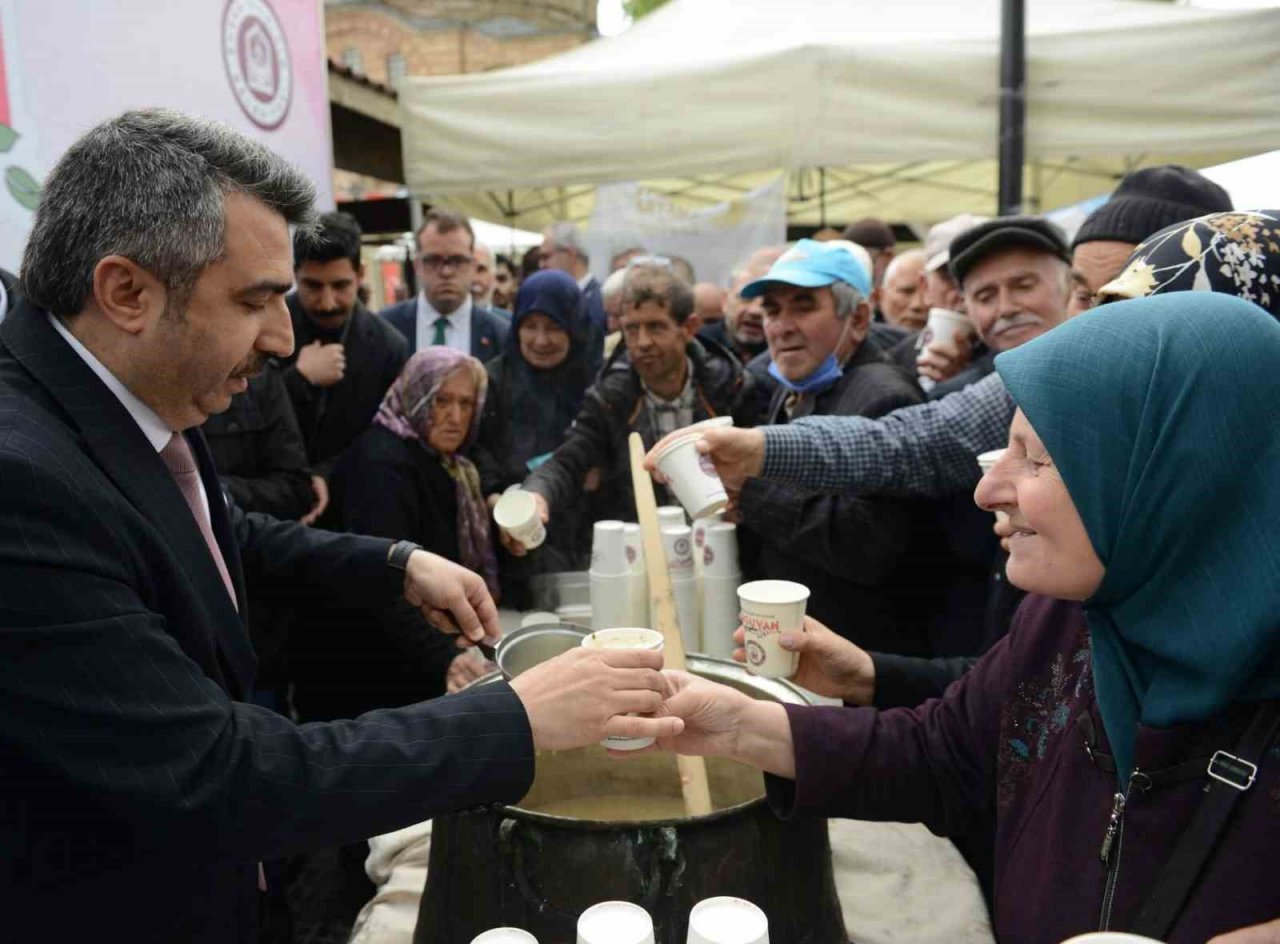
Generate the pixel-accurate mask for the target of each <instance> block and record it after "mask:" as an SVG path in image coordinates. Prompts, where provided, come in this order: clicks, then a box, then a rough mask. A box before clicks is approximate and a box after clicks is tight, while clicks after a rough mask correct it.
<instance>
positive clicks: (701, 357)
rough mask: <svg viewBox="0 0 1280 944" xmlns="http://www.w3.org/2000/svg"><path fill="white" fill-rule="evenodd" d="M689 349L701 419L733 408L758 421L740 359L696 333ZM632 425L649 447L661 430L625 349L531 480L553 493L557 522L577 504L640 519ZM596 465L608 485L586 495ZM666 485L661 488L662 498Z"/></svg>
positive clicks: (529, 484) (738, 416)
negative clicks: (634, 487) (586, 483)
mask: <svg viewBox="0 0 1280 944" xmlns="http://www.w3.org/2000/svg"><path fill="white" fill-rule="evenodd" d="M685 350H686V352H687V354H688V356H689V360H690V361H691V362H692V364H693V386H694V392H695V397H696V403H695V406H694V417H693V418H694V420H695V422H696V421H698V420H705V419H708V418H710V417H713V416H732V417H733V418H734V422H735V423H736V424H737V425H739V426H751V425H754V422H755V417H754V415H753V410H752V397H751V389H752V381H751V378H750V377H749V376H748V375H747V374H746V372H745V371H744V370H743V367H742V365H741V363H739V361H738V359H737V358H736V357H734V356H733V354H731V353H730V352H729V351H727V350H726V349H724V348H723V347H721V346H720V345H718V344H713V343H711V342H706V341H690V342H689V344H688V346H687V347H686V348H685ZM632 432H638V433H639V434H640V438H641V439H643V440H644V445H645V448H646V449H648V448H650V447H652V446H653V445H654V443H656V442H657V441H658V439H659V438H661V437H659V436H658V435H657V434H656V432H655V430H654V428H653V425H652V422H651V420H650V418H649V411H648V410H646V409H645V398H644V388H643V386H642V385H641V382H640V375H639V374H637V373H636V371H635V369H634V368H633V367H632V366H631V362H630V361H629V360H628V359H627V357H626V356H625V354H624V355H622V356H618V357H615V358H614V359H613V360H611V361H610V362H609V364H608V365H607V366H606V367H605V370H604V372H603V373H602V374H601V375H600V379H599V380H597V381H596V383H595V384H594V385H592V386H591V388H590V389H588V390H587V395H586V399H585V400H584V401H583V404H582V411H581V412H580V413H579V414H578V418H577V419H576V420H574V423H573V427H572V428H571V429H570V430H569V436H568V438H567V439H566V440H565V442H564V445H562V446H561V447H560V448H559V449H557V450H556V451H555V453H554V454H553V455H552V456H551V458H550V459H548V460H547V462H546V463H544V464H543V465H542V466H541V467H539V468H538V469H537V470H536V471H535V472H533V474H532V475H530V476H529V477H528V478H527V479H526V480H525V483H524V487H525V488H527V489H530V490H531V491H535V492H538V493H539V494H541V495H542V496H544V497H545V498H546V499H547V502H548V504H550V506H551V517H552V520H553V522H554V520H555V518H556V516H557V515H563V514H566V513H569V512H572V511H573V510H575V509H582V510H584V511H586V512H587V513H589V514H590V516H591V520H594V521H599V520H602V519H609V518H617V519H621V520H624V521H634V520H635V515H636V506H635V493H634V491H633V490H632V486H631V457H630V453H629V451H628V447H627V437H628V436H629V435H630V434H631V433H632ZM591 469H599V470H600V473H601V481H600V488H599V490H598V491H597V492H596V493H595V494H594V495H590V496H587V498H588V500H587V501H585V502H584V501H583V492H582V488H583V481H584V479H585V478H586V475H587V473H588V472H589V471H590V470H591ZM663 491H664V490H663V489H661V488H659V493H660V494H659V501H660V502H661V501H662V498H661V493H662V492H663Z"/></svg>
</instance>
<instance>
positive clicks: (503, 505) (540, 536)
mask: <svg viewBox="0 0 1280 944" xmlns="http://www.w3.org/2000/svg"><path fill="white" fill-rule="evenodd" d="M493 520H494V521H495V522H496V523H497V525H498V527H499V528H501V529H502V530H503V531H505V532H507V534H509V535H511V536H512V537H513V538H515V539H516V540H517V541H519V542H520V543H521V544H523V545H524V546H525V547H526V548H528V549H529V550H533V549H534V548H535V547H540V546H541V545H542V542H543V541H545V540H546V539H547V529H546V526H545V525H544V524H543V523H542V517H541V516H540V515H539V514H538V503H537V501H536V500H535V499H534V497H533V493H532V492H526V491H525V490H524V489H520V488H509V489H507V490H506V492H504V493H503V495H502V497H501V498H499V499H498V503H497V504H496V505H494V506H493Z"/></svg>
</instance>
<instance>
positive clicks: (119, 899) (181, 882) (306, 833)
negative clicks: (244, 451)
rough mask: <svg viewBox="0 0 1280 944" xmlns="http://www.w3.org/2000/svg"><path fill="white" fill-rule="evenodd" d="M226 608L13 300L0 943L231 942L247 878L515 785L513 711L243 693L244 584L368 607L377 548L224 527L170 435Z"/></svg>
mask: <svg viewBox="0 0 1280 944" xmlns="http://www.w3.org/2000/svg"><path fill="white" fill-rule="evenodd" d="M188 440H189V442H190V443H191V446H192V449H193V451H194V453H195V456H196V458H197V461H198V463H199V466H200V473H201V476H202V479H203V481H204V484H205V489H206V491H207V492H208V494H209V496H210V498H211V499H212V501H211V502H210V504H211V520H212V524H213V531H214V534H215V536H216V538H217V540H218V543H219V545H220V547H221V549H222V553H223V555H224V556H225V558H226V562H227V566H228V569H229V570H230V572H231V574H232V578H233V581H234V583H235V588H236V598H237V601H238V602H239V612H238V613H237V610H236V607H234V606H233V605H232V602H231V599H230V598H229V597H228V595H227V592H226V590H225V588H224V586H223V584H222V581H221V579H220V578H219V576H218V572H217V570H216V569H215V567H214V564H213V561H212V558H211V557H210V555H209V552H208V548H207V547H206V546H205V544H204V542H203V539H202V538H201V536H200V532H199V529H198V528H197V526H196V524H195V520H194V518H193V517H192V515H191V512H190V510H189V509H188V507H187V505H186V503H185V502H184V501H183V498H182V495H181V493H180V492H179V490H178V487H177V485H176V483H175V482H174V481H173V479H172V478H171V477H170V475H169V473H168V471H167V470H166V469H165V466H164V464H163V462H162V460H161V459H160V457H159V456H158V454H157V453H156V451H155V449H153V448H152V447H151V445H150V443H149V442H148V441H147V440H146V437H145V436H144V435H143V433H142V432H141V430H140V429H139V428H138V426H137V424H136V423H135V422H134V421H133V419H132V417H130V416H129V414H128V412H127V411H126V410H125V408H124V407H123V406H122V405H121V404H120V403H119V401H118V400H117V399H116V398H115V397H114V396H113V395H112V394H111V392H110V391H109V390H107V389H106V388H105V387H104V385H103V384H102V383H101V382H100V381H99V380H98V379H97V377H96V376H95V375H94V374H93V372H92V371H91V370H90V369H89V368H88V366H86V365H85V363H84V362H83V361H82V360H80V358H79V357H77V355H76V353H75V352H74V351H72V350H71V349H70V347H69V346H68V345H67V344H66V343H65V342H64V341H63V340H62V338H60V337H59V336H58V334H57V333H56V332H55V331H54V329H53V328H52V326H51V325H50V324H49V323H48V321H47V318H46V316H45V314H44V313H43V312H42V311H39V310H37V309H35V308H32V307H30V306H28V305H23V306H21V307H20V308H18V309H17V310H16V311H15V312H14V313H13V314H12V315H10V317H9V318H7V319H6V320H5V323H4V324H3V325H0V717H3V718H4V724H3V726H2V727H0V771H3V776H0V848H3V849H4V854H3V856H0V902H3V903H4V916H3V919H2V920H0V939H4V940H17V941H27V940H48V941H79V940H102V939H104V937H106V938H115V937H120V936H123V937H126V938H128V939H129V940H130V941H148V942H150V941H157V942H158V941H166V942H168V941H173V942H177V941H183V942H205V941H208V942H214V941H216V942H219V944H221V942H227V941H237V942H239V941H252V940H253V939H254V936H255V934H256V908H257V901H256V891H255V887H256V876H257V867H256V863H257V862H258V861H259V860H261V859H269V858H276V857H280V856H283V855H288V854H291V853H294V852H298V851H301V850H305V849H308V848H315V847H322V846H328V845H335V844H339V843H344V842H351V841H353V840H356V839H359V838H362V837H366V836H370V835H374V834H377V833H382V832H385V831H387V830H389V829H393V828H396V827H400V826H404V825H407V824H409V823H412V822H416V821H419V820H422V819H424V818H427V817H429V816H431V815H432V814H433V812H436V811H443V810H446V809H450V808H456V807H462V806H466V805H470V804H473V803H482V802H489V801H513V800H515V799H516V798H517V797H519V796H521V795H522V793H523V792H524V790H525V789H526V788H527V786H528V784H529V782H530V780H531V778H532V773H533V747H532V738H531V736H530V732H529V729H528V721H527V717H526V715H525V713H524V710H523V708H522V706H521V705H520V703H519V701H518V699H517V698H516V697H515V695H514V693H512V692H511V691H510V689H509V688H507V687H506V686H498V687H497V688H495V689H494V690H493V692H492V694H483V695H472V696H468V697H464V698H457V697H454V698H448V699H441V700H439V701H436V702H428V703H424V704H418V705H412V706H408V707H405V708H400V709H396V710H391V711H385V712H377V713H373V714H370V715H366V716H364V717H363V718H361V719H360V720H358V721H355V722H342V723H338V724H333V725H310V726H307V727H303V728H300V727H297V726H295V725H294V724H293V723H291V722H290V721H289V720H288V719H286V718H283V717H281V716H279V715H276V714H274V713H272V712H270V711H267V710H265V709H260V708H257V707H255V706H253V705H248V704H241V703H239V702H238V701H236V699H237V698H240V697H242V696H243V695H244V694H245V693H246V692H247V691H248V690H249V689H250V687H251V685H252V683H253V677H254V663H255V660H254V653H253V650H252V649H251V648H250V645H249V640H248V637H247V636H246V634H245V629H244V616H245V595H244V577H243V574H244V573H246V572H247V573H249V574H252V575H254V576H255V577H256V578H257V579H263V580H271V581H278V582H280V583H282V584H288V585H292V586H293V587H294V588H295V592H297V593H299V594H309V595H317V596H319V595H322V594H326V593H333V592H335V590H336V591H340V593H341V594H342V595H343V596H344V597H345V598H346V599H349V600H355V599H363V600H368V601H370V602H371V603H373V602H375V601H378V600H385V599H386V598H387V596H388V595H390V594H392V593H396V592H399V591H400V589H401V584H400V581H399V580H398V579H397V578H396V577H395V576H393V575H389V573H388V570H387V568H386V566H385V555H386V550H387V547H388V542H387V541H386V540H379V539H373V538H362V537H355V536H351V535H334V534H328V533H326V532H322V531H313V530H310V529H307V528H304V527H302V526H301V525H298V524H296V523H293V522H281V521H277V520H275V519H272V518H268V517H266V516H263V515H256V514H245V513H243V512H241V511H240V510H239V509H238V508H237V507H236V506H235V505H234V503H231V502H224V501H223V500H222V499H221V498H220V497H219V496H220V495H221V492H220V491H219V489H218V486H217V478H216V476H215V473H214V469H213V463H212V461H211V459H210V457H209V452H208V449H207V448H206V447H205V444H204V440H203V438H202V437H201V435H200V434H199V432H193V433H190V434H188Z"/></svg>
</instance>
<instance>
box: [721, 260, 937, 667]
mask: <svg viewBox="0 0 1280 944" xmlns="http://www.w3.org/2000/svg"><path fill="white" fill-rule="evenodd" d="M854 248H856V247H849V248H846V247H845V246H840V245H833V244H831V243H820V242H814V241H813V240H808V239H802V240H800V241H799V242H798V243H796V244H795V246H793V247H792V248H791V249H790V250H788V251H787V252H786V253H784V254H783V255H782V256H781V257H780V258H779V259H778V261H777V262H775V263H774V264H773V267H772V268H771V269H770V270H769V272H768V273H767V274H766V275H765V276H764V277H763V278H760V279H757V280H755V281H754V282H750V283H748V284H747V285H745V286H744V287H743V288H742V292H741V294H742V297H743V298H756V297H759V298H761V300H762V307H763V308H764V331H765V337H766V339H767V340H768V342H769V353H770V355H771V357H772V363H771V364H770V366H769V372H770V374H771V375H772V376H773V378H774V379H775V380H776V381H777V382H778V388H777V390H776V391H775V393H774V396H773V399H772V401H771V402H770V404H769V408H768V411H767V413H766V416H765V422H767V423H769V424H781V423H788V422H790V421H791V420H793V419H798V418H800V417H802V416H869V417H877V416H881V415H882V414H884V413H888V412H890V411H891V410H895V409H897V408H898V407H901V406H909V405H911V404H915V403H919V402H920V401H921V399H922V396H921V393H920V390H919V388H918V387H916V385H915V384H914V383H913V382H912V379H911V378H910V377H909V376H907V375H906V374H904V373H902V372H901V371H900V370H898V369H897V368H896V367H894V366H892V365H891V364H889V363H888V362H887V361H885V360H884V359H883V357H882V355H881V354H880V352H879V350H878V349H877V348H876V347H875V346H874V345H871V344H865V343H863V342H864V341H865V340H866V337H867V331H868V328H869V326H870V323H871V305H870V301H869V299H870V296H871V275H870V272H869V267H868V266H866V265H865V264H864V263H863V262H862V261H860V260H859V259H858V257H857V256H856V255H855V254H854V252H853V251H851V250H852V249H854ZM737 506H738V509H739V512H740V519H739V520H740V522H741V526H740V527H741V534H742V547H743V568H744V572H745V574H746V575H747V576H748V577H749V578H766V577H768V578H779V579H792V580H797V581H799V582H800V583H803V584H804V585H805V586H807V587H808V588H809V590H810V597H809V608H808V611H809V613H810V615H812V616H815V617H817V618H818V619H820V620H821V619H823V614H826V615H828V616H831V617H833V618H835V621H834V622H832V623H830V624H829V625H833V626H843V627H846V628H847V631H848V632H849V633H850V635H851V638H853V639H854V641H855V642H857V643H858V644H859V645H862V646H867V645H873V646H882V647H885V648H887V649H888V650H889V651H891V652H898V653H923V652H927V651H928V650H929V636H928V630H929V623H930V620H931V619H932V618H933V617H934V616H936V615H937V613H938V611H939V609H940V606H941V598H940V597H941V591H942V588H941V587H939V588H937V593H936V594H935V595H933V596H930V595H929V594H922V593H921V592H920V587H919V584H920V581H919V580H918V579H916V580H912V575H915V574H918V559H919V558H920V557H921V556H923V555H925V554H927V553H930V551H929V549H928V546H929V545H935V544H937V543H939V542H928V541H925V540H923V538H924V535H923V534H922V533H921V532H920V529H919V524H920V521H921V520H923V516H922V515H921V514H920V512H921V510H922V509H921V508H920V507H917V503H915V502H913V501H910V500H899V499H893V498H872V499H868V498H863V497H860V496H858V495H856V494H855V493H852V492H843V491H821V490H815V489H810V488H797V487H794V486H790V485H785V484H781V483H775V482H765V481H763V480H760V479H750V480H748V481H747V483H746V484H745V486H744V487H743V489H742V491H741V493H740V494H739V495H738V502H737ZM908 559H911V561H912V563H911V566H904V562H905V561H906V560H908ZM931 589H932V588H931ZM873 640H874V642H872V641H873Z"/></svg>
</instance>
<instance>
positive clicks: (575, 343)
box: [476, 269, 591, 504]
mask: <svg viewBox="0 0 1280 944" xmlns="http://www.w3.org/2000/svg"><path fill="white" fill-rule="evenodd" d="M581 297H582V292H581V290H580V289H579V288H578V283H577V282H575V281H574V280H573V277H572V276H570V275H568V274H567V273H565V272H561V271H559V270H557V269H544V270H542V271H540V272H536V273H534V274H533V275H531V276H529V278H527V279H525V281H524V282H523V283H522V284H521V286H520V291H519V292H518V293H517V295H516V310H515V315H514V316H513V317H512V319H511V333H510V334H509V335H508V338H507V349H506V351H504V352H503V354H502V356H501V357H498V358H496V359H494V360H493V361H491V362H490V363H489V366H488V372H489V396H488V399H487V400H486V403H485V409H484V416H483V418H482V420H481V424H480V431H479V436H478V440H477V448H476V464H477V465H478V466H479V468H480V477H481V481H482V484H483V486H484V491H485V494H486V495H488V496H490V503H491V504H492V502H493V501H496V495H497V494H498V493H500V492H501V491H502V490H503V489H504V488H506V487H507V486H508V485H513V484H515V483H517V482H522V481H524V478H525V476H526V475H528V473H529V472H530V471H531V470H532V469H534V468H536V467H537V465H538V464H539V463H540V462H541V461H543V460H545V458H546V457H547V456H548V455H550V454H551V453H552V452H553V451H554V450H555V449H556V447H557V446H559V445H560V443H562V442H563V441H564V437H565V433H566V432H568V430H569V425H570V424H571V423H572V422H573V420H574V417H575V416H577V415H578V410H579V409H580V408H581V407H582V397H583V394H584V393H586V390H587V387H588V386H589V385H590V383H591V375H590V372H589V370H588V367H587V354H586V344H585V337H584V334H585V332H584V326H583V325H582V324H581V323H580V315H579V313H578V308H579V304H580V300H581Z"/></svg>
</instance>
